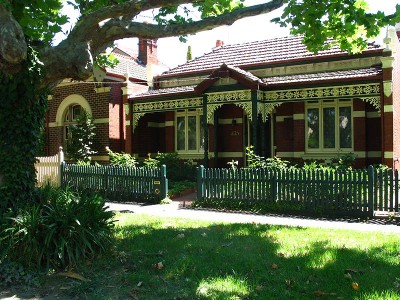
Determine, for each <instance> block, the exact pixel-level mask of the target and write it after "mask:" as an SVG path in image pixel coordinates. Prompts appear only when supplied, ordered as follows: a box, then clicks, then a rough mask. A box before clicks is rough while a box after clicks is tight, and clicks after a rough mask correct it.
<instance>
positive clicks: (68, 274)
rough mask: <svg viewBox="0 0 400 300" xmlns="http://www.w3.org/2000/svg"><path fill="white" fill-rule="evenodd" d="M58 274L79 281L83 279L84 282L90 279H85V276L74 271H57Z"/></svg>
mask: <svg viewBox="0 0 400 300" xmlns="http://www.w3.org/2000/svg"><path fill="white" fill-rule="evenodd" d="M57 275H58V276H65V277H69V278H73V279H78V280H80V281H84V282H88V281H90V279H87V278H85V277H83V276H82V275H79V274H77V273H75V272H71V271H69V272H59V273H57Z"/></svg>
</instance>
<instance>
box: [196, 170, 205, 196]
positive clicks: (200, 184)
mask: <svg viewBox="0 0 400 300" xmlns="http://www.w3.org/2000/svg"><path fill="white" fill-rule="evenodd" d="M203 178H204V166H203V165H200V166H199V167H198V168H197V199H199V200H202V199H203V198H204V180H203Z"/></svg>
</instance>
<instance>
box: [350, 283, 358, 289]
mask: <svg viewBox="0 0 400 300" xmlns="http://www.w3.org/2000/svg"><path fill="white" fill-rule="evenodd" d="M351 287H352V288H353V290H355V291H358V289H359V287H358V283H357V282H352V283H351Z"/></svg>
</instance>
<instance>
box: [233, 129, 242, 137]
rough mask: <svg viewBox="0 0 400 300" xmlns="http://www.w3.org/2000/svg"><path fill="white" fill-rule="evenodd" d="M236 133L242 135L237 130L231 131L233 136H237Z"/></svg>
mask: <svg viewBox="0 0 400 300" xmlns="http://www.w3.org/2000/svg"><path fill="white" fill-rule="evenodd" d="M236 135H240V132H239V131H236V130H233V131H231V136H236Z"/></svg>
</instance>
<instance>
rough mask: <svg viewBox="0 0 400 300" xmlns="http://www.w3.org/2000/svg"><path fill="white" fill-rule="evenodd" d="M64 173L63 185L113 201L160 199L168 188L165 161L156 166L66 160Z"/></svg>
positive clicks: (151, 200)
mask: <svg viewBox="0 0 400 300" xmlns="http://www.w3.org/2000/svg"><path fill="white" fill-rule="evenodd" d="M61 176H62V177H61V182H62V185H63V186H69V187H70V188H72V189H74V190H78V191H81V192H89V193H97V194H100V195H102V196H104V197H106V198H108V199H110V200H113V201H124V202H138V201H146V202H157V201H159V200H161V199H164V198H165V197H166V196H167V192H168V180H167V178H166V167H165V165H163V166H162V167H161V168H156V169H152V168H131V167H121V166H112V165H101V166H81V165H73V164H63V166H62V174H61Z"/></svg>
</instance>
